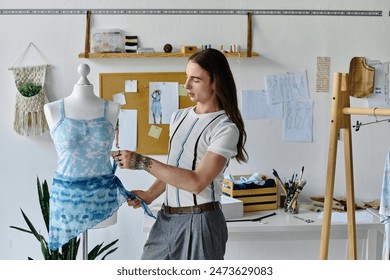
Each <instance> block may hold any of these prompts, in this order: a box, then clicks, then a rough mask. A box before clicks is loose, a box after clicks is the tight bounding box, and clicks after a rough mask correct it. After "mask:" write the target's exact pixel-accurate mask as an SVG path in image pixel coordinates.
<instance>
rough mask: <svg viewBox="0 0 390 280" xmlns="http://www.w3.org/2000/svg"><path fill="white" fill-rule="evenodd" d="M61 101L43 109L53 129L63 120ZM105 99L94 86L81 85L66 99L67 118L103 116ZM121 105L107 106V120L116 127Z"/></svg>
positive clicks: (111, 104)
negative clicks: (95, 90) (94, 90)
mask: <svg viewBox="0 0 390 280" xmlns="http://www.w3.org/2000/svg"><path fill="white" fill-rule="evenodd" d="M59 102H60V101H59V100H58V101H54V102H51V103H47V104H45V106H44V107H43V109H44V112H45V117H46V120H47V124H48V126H49V128H50V129H52V128H53V127H54V126H55V125H56V123H57V122H58V121H59V120H60V118H61V111H60V106H59ZM104 103H105V101H104V99H102V98H100V97H97V96H96V95H95V94H94V92H93V86H92V85H79V84H76V85H75V86H74V87H73V91H72V93H71V94H70V95H69V96H68V97H65V98H64V107H65V116H66V117H68V118H72V119H78V120H86V119H94V118H99V117H101V116H102V113H103V108H104ZM120 106H121V105H120V104H119V103H116V102H111V101H110V102H109V103H108V106H107V119H108V121H109V122H110V123H111V124H112V125H114V126H115V125H116V121H117V119H118V116H119V111H120Z"/></svg>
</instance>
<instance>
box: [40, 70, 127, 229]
mask: <svg viewBox="0 0 390 280" xmlns="http://www.w3.org/2000/svg"><path fill="white" fill-rule="evenodd" d="M78 70H79V73H80V75H81V78H80V80H79V81H78V82H77V84H75V85H74V87H73V91H72V93H71V94H70V95H69V96H67V97H65V98H64V109H65V116H66V117H68V118H72V119H77V120H90V119H95V118H100V117H102V116H103V112H104V103H105V100H104V99H102V98H100V97H98V96H96V95H95V93H94V91H93V85H91V84H90V83H89V81H88V79H87V78H86V76H87V74H88V73H89V67H88V65H86V64H82V65H80V66H79V69H78ZM60 102H61V100H57V101H54V102H51V103H47V104H45V105H44V107H43V109H44V113H45V117H46V121H47V124H48V126H49V129H50V130H52V129H53V128H54V127H55V125H56V124H57V123H58V121H59V120H60V119H61V109H60ZM120 107H121V105H120V104H119V103H116V102H111V101H109V102H108V106H107V120H108V121H109V122H110V123H111V124H112V125H113V126H114V127H116V122H117V120H118V117H119V112H120ZM116 221H117V213H116V212H115V213H113V215H112V216H111V217H110V218H108V219H106V220H105V221H102V222H101V223H99V224H98V225H96V226H95V227H94V229H97V228H103V227H107V226H110V225H113V224H115V223H116Z"/></svg>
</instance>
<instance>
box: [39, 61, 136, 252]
mask: <svg viewBox="0 0 390 280" xmlns="http://www.w3.org/2000/svg"><path fill="white" fill-rule="evenodd" d="M79 73H80V75H81V78H80V80H79V81H78V83H77V84H76V85H75V86H74V88H73V91H72V93H71V94H70V95H69V96H68V97H66V98H64V99H61V100H59V101H55V102H52V103H48V104H46V105H45V108H44V109H45V115H46V117H47V120H48V124H49V128H50V134H51V137H52V139H53V142H54V146H55V149H56V151H57V155H58V165H57V170H56V172H55V175H54V178H53V184H52V187H51V190H50V222H49V244H48V247H49V249H51V250H55V249H58V248H59V247H61V246H63V245H64V244H66V243H67V242H68V241H69V240H70V239H72V238H75V237H77V236H78V235H79V234H80V233H83V232H85V231H86V230H88V229H90V228H92V227H94V226H96V225H98V224H99V223H100V222H102V221H105V220H106V219H108V218H109V217H111V216H112V215H113V214H114V213H115V212H116V211H117V210H118V208H119V207H120V205H121V204H122V203H123V202H125V201H126V199H127V198H131V197H134V195H132V194H131V193H130V192H128V191H127V190H126V189H125V188H124V187H123V185H122V183H121V181H120V180H119V178H118V177H117V176H115V175H114V173H115V169H116V165H115V164H114V165H112V164H111V161H110V152H111V148H112V146H113V141H114V137H115V125H116V122H117V119H118V114H119V110H120V104H119V103H115V102H109V101H107V100H104V99H101V98H99V97H97V96H96V95H95V94H94V92H93V86H92V85H91V84H90V83H89V81H88V79H87V78H86V76H87V74H88V73H89V67H88V66H87V65H85V64H84V65H80V67H79Z"/></svg>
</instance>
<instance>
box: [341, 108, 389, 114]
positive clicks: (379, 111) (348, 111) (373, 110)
mask: <svg viewBox="0 0 390 280" xmlns="http://www.w3.org/2000/svg"><path fill="white" fill-rule="evenodd" d="M343 114H345V115H372V116H389V115H390V109H384V108H350V107H346V108H343Z"/></svg>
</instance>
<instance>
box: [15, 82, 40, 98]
mask: <svg viewBox="0 0 390 280" xmlns="http://www.w3.org/2000/svg"><path fill="white" fill-rule="evenodd" d="M41 89H42V86H41V85H38V84H36V83H33V82H26V83H23V84H20V85H19V92H20V94H21V95H23V96H25V97H32V96H34V95H37V94H38V93H39V92H40V91H41Z"/></svg>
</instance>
